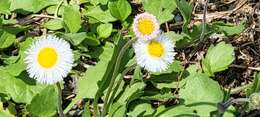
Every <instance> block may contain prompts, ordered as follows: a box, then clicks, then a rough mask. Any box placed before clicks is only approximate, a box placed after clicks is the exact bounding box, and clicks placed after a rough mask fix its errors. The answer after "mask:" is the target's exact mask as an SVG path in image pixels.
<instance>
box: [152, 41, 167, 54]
mask: <svg viewBox="0 0 260 117" xmlns="http://www.w3.org/2000/svg"><path fill="white" fill-rule="evenodd" d="M148 52H149V54H150V55H151V56H152V57H156V58H159V57H161V56H162V55H163V54H164V47H163V45H162V44H161V43H159V42H157V41H151V42H150V43H149V44H148Z"/></svg>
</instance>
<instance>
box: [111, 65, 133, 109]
mask: <svg viewBox="0 0 260 117" xmlns="http://www.w3.org/2000/svg"><path fill="white" fill-rule="evenodd" d="M135 67H136V64H134V65H132V66H130V67H128V68H126V69H125V70H124V71H123V72H122V75H121V77H120V78H119V80H118V81H117V84H116V86H115V88H114V90H113V92H112V94H111V96H110V98H109V100H108V103H107V105H108V106H109V105H111V103H112V102H113V100H114V98H115V95H116V92H117V90H118V87H119V86H120V84H121V82H122V81H123V78H124V76H125V75H126V73H127V72H129V71H130V70H133V69H134V68H135ZM132 80H134V79H132Z"/></svg>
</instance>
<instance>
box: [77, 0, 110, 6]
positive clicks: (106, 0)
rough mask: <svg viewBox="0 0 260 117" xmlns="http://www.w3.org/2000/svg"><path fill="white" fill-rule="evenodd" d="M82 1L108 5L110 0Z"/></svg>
mask: <svg viewBox="0 0 260 117" xmlns="http://www.w3.org/2000/svg"><path fill="white" fill-rule="evenodd" d="M81 1H82V2H83V1H86V2H90V3H91V4H93V5H95V6H96V5H98V4H102V5H106V4H107V2H108V0H81Z"/></svg>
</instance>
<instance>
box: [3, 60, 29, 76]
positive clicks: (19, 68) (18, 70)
mask: <svg viewBox="0 0 260 117" xmlns="http://www.w3.org/2000/svg"><path fill="white" fill-rule="evenodd" d="M4 69H5V70H6V71H7V72H9V73H10V74H11V75H13V76H19V75H20V74H21V73H22V72H23V71H24V70H25V69H26V65H25V63H24V60H23V59H21V58H20V59H19V61H18V62H17V63H14V64H10V65H8V66H6V67H4ZM14 69H15V70H14Z"/></svg>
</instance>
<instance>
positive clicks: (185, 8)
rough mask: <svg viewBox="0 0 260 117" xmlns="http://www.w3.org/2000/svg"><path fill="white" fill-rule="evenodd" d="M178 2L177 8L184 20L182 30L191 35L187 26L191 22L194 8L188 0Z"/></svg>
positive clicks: (178, 0) (177, 0)
mask: <svg viewBox="0 0 260 117" xmlns="http://www.w3.org/2000/svg"><path fill="white" fill-rule="evenodd" d="M176 2H177V7H178V9H179V11H180V12H181V15H182V17H183V19H184V22H183V27H182V29H183V31H184V33H189V31H188V27H187V26H188V24H189V22H190V20H191V14H192V6H191V5H190V4H189V3H188V2H187V1H186V0H176Z"/></svg>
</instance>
